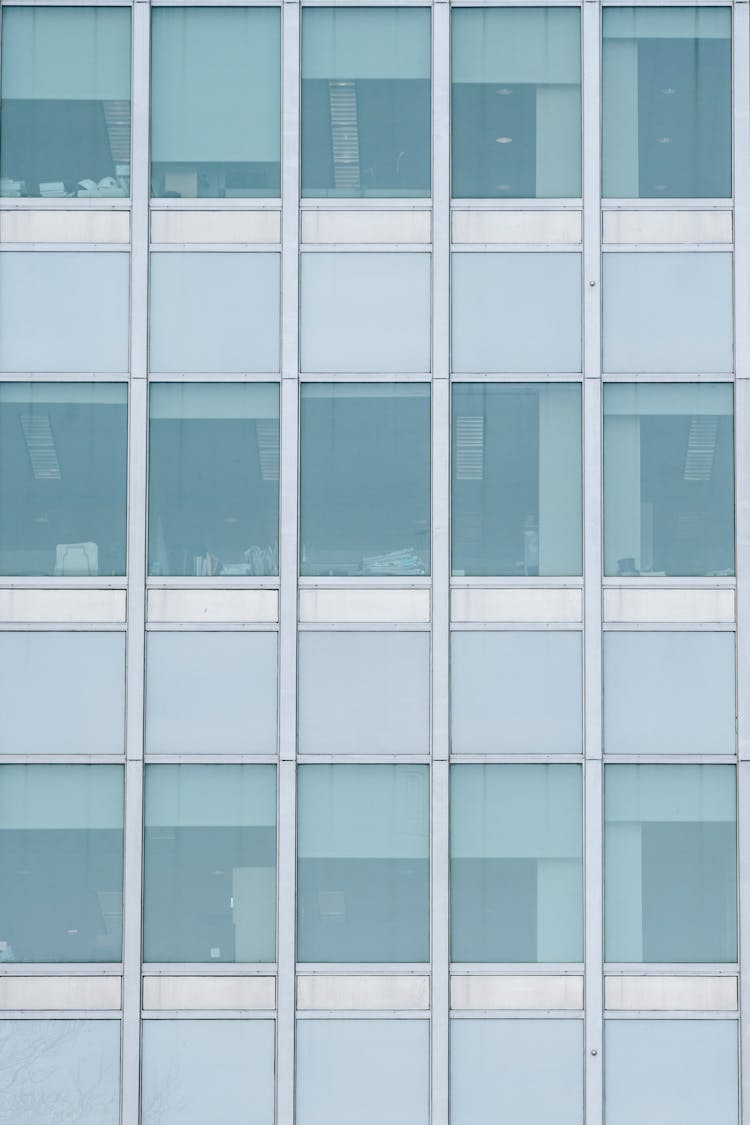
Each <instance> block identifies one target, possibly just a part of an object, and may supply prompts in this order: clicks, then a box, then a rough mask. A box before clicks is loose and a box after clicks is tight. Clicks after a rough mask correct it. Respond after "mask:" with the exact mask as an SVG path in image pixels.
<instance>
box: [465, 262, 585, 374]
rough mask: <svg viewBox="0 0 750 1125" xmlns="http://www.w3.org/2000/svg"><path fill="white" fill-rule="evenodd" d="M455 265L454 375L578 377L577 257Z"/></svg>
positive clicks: (579, 310) (579, 349)
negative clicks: (559, 374)
mask: <svg viewBox="0 0 750 1125" xmlns="http://www.w3.org/2000/svg"><path fill="white" fill-rule="evenodd" d="M452 258H453V270H452V333H453V334H452V345H451V354H452V365H453V370H454V371H458V372H465V373H467V374H474V373H476V374H486V373H494V372H497V373H504V372H510V373H513V372H518V373H524V372H529V373H531V374H533V373H535V372H555V371H556V372H563V373H568V372H574V371H580V370H581V255H580V254H547V253H533V254H513V253H511V254H506V253H501V254H496V253H476V254H453V255H452Z"/></svg>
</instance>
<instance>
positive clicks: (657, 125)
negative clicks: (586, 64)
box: [602, 6, 732, 199]
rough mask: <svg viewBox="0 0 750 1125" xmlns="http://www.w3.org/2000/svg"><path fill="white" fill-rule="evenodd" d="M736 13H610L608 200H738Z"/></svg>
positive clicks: (605, 129) (605, 86)
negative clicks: (734, 145)
mask: <svg viewBox="0 0 750 1125" xmlns="http://www.w3.org/2000/svg"><path fill="white" fill-rule="evenodd" d="M731 28H732V17H731V9H730V8H710V7H706V6H703V7H690V8H688V7H685V8H669V7H660V8H645V7H644V8H614V7H612V8H605V9H604V11H603V35H604V43H603V60H602V68H603V73H602V78H603V82H602V99H603V106H602V165H603V180H602V184H603V188H602V190H603V194H604V195H605V196H617V197H621V198H628V199H637V198H641V199H649V198H651V199H679V198H684V197H687V196H693V197H709V198H711V197H715V198H719V197H726V196H729V195H731V193H732V155H731V154H732V133H731V131H732V95H731V76H732V54H731Z"/></svg>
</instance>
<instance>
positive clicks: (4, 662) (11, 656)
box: [0, 632, 125, 754]
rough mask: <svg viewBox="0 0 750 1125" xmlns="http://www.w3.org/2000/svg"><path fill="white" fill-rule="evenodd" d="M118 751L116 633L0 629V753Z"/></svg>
mask: <svg viewBox="0 0 750 1125" xmlns="http://www.w3.org/2000/svg"><path fill="white" fill-rule="evenodd" d="M124 749H125V634H124V633H110V632H106V633H104V632H99V633H57V632H55V633H37V632H26V633H20V632H19V633H10V632H7V633H6V632H0V752H1V753H3V754H122V753H123V752H124Z"/></svg>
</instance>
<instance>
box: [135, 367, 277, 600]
mask: <svg viewBox="0 0 750 1125" xmlns="http://www.w3.org/2000/svg"><path fill="white" fill-rule="evenodd" d="M149 403H150V406H149V415H150V427H149V435H150V436H149V525H148V526H149V541H148V543H149V547H148V559H149V562H148V568H149V574H152V575H165V574H174V575H194V576H196V577H204V578H205V577H209V578H210V577H213V576H216V575H221V576H225V577H232V578H237V577H247V576H263V575H269V574H278V573H279V550H278V548H279V388H278V384H275V383H213V384H209V383H156V384H153V385H152V386H151V390H150V394H149Z"/></svg>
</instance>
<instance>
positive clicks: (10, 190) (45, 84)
mask: <svg viewBox="0 0 750 1125" xmlns="http://www.w3.org/2000/svg"><path fill="white" fill-rule="evenodd" d="M0 70H1V71H2V80H1V82H0V95H1V96H2V101H1V103H0V116H1V117H2V131H1V132H0V195H2V196H6V197H11V198H13V197H19V196H42V197H43V198H44V199H64V198H66V197H73V198H90V197H92V196H93V197H101V196H104V197H107V198H111V197H113V196H114V197H116V196H124V195H128V194H129V192H130V9H129V8H125V7H123V8H117V7H107V8H104V7H101V8H100V7H88V6H86V7H83V6H82V7H70V8H68V7H42V6H39V7H36V6H35V7H33V8H32V7H20V6H19V7H15V6H8V7H4V9H3V42H2V56H1V62H0Z"/></svg>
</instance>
